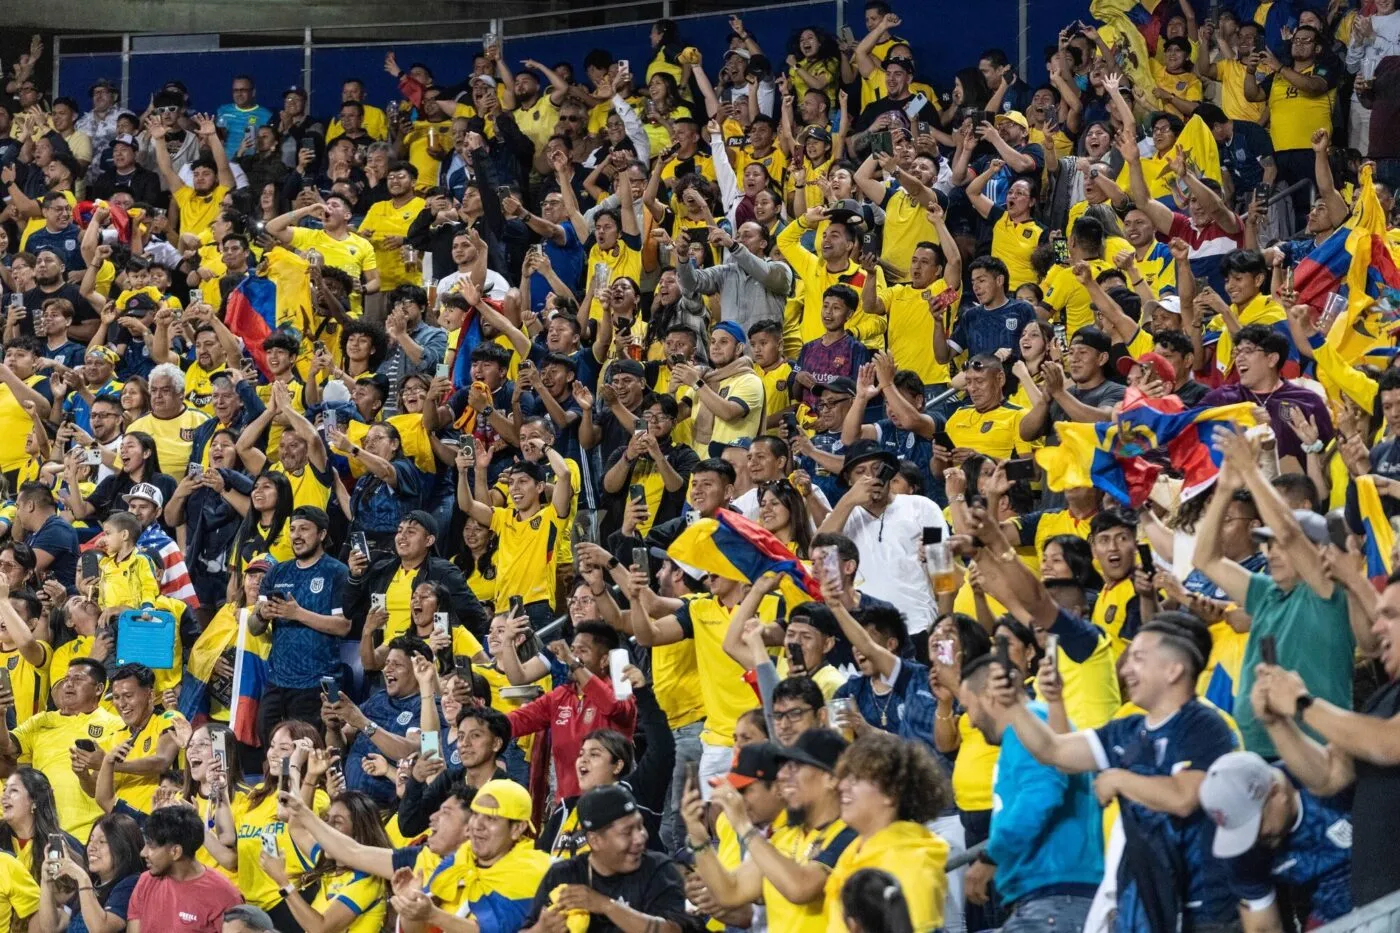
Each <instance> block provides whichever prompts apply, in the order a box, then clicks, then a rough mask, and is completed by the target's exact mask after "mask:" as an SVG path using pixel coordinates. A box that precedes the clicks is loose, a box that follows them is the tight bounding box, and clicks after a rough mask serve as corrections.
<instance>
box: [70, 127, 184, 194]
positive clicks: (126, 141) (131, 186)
mask: <svg viewBox="0 0 1400 933" xmlns="http://www.w3.org/2000/svg"><path fill="white" fill-rule="evenodd" d="M139 149H140V144H139V143H137V141H136V137H134V136H125V135H123V136H118V137H117V138H116V139H113V140H112V167H111V168H109V169H107V171H105V172H103V173H102V174H100V175H98V176H97V178H95V179H93V182H92V184H90V185H89V186H88V195H89V196H90V197H92V198H100V199H102V200H111V198H112V196H113V195H115V194H116V193H117V192H118V191H127V192H130V193H131V199H132V200H133V201H137V202H139V203H141V204H152V205H155V204H161V203H163V202H164V201H165V195H164V193H163V192H162V191H161V189H160V178H159V177H158V176H157V175H156V173H155V172H152V171H150V170H148V169H145V168H142V167H141V166H140V165H139V164H137V161H136V153H137V152H138V150H139Z"/></svg>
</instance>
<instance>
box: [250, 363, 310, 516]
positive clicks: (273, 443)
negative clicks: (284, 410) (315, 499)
mask: <svg viewBox="0 0 1400 933" xmlns="http://www.w3.org/2000/svg"><path fill="white" fill-rule="evenodd" d="M286 386H287V393H288V394H289V395H290V396H291V400H292V409H293V410H294V411H296V412H297V413H298V414H306V401H305V396H306V383H305V382H303V381H302V380H301V377H300V376H298V375H297V374H296V368H295V366H294V367H293V368H292V373H291V379H290V381H288V382H287V383H286ZM255 391H256V392H257V394H258V398H260V399H262V402H263V404H264V405H267V404H269V403H270V402H271V401H272V386H271V384H268V385H261V386H258V387H257V389H256V390H255ZM285 430H286V428H284V427H282V425H280V424H278V423H277V421H276V419H273V422H272V423H271V424H270V425H268V427H267V456H268V459H269V460H273V461H275V460H277V459H278V456H279V454H280V453H281V447H280V446H279V445H280V444H281V442H282V432H283V431H285ZM297 504H298V505H300V504H301V503H297ZM321 507H322V508H325V506H324V505H322V506H321Z"/></svg>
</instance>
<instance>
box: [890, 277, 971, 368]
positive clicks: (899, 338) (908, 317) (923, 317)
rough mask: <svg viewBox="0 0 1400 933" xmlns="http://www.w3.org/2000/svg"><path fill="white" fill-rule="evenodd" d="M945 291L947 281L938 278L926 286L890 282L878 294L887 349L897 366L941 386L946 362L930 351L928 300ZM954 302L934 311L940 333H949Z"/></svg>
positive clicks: (931, 339) (930, 320) (931, 340)
mask: <svg viewBox="0 0 1400 933" xmlns="http://www.w3.org/2000/svg"><path fill="white" fill-rule="evenodd" d="M946 291H948V283H947V282H946V281H945V280H943V279H938V280H937V281H935V282H934V283H933V284H932V285H930V286H929V287H928V288H922V289H920V288H915V287H914V286H912V285H892V286H890V287H889V288H888V289H886V290H885V292H884V293H883V294H882V295H880V300H881V301H882V302H884V305H885V316H886V317H887V318H888V319H889V350H890V355H891V356H893V357H894V365H895V368H897V369H911V370H913V371H914V372H916V373H918V374H919V378H920V379H922V380H923V383H924V385H942V384H944V383H946V382H947V381H948V380H949V379H950V378H951V376H950V374H949V372H948V364H947V363H940V362H938V358H937V357H935V356H934V354H933V322H934V314H935V312H934V311H933V309H931V308H930V307H929V301H930V299H933V298H937V297H938V296H940V295H942V294H943V293H944V292H946ZM953 304H954V302H949V303H948V304H947V305H946V306H945V307H944V308H943V309H942V310H941V311H938V312H936V313H938V314H940V315H942V317H943V333H945V334H948V333H951V332H952V329H953V328H952V322H951V321H950V320H949V317H950V315H951V313H952V307H953Z"/></svg>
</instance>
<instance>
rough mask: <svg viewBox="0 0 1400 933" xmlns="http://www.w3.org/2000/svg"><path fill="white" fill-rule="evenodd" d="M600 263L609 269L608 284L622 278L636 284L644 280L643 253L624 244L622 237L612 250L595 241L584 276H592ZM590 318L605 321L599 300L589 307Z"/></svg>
mask: <svg viewBox="0 0 1400 933" xmlns="http://www.w3.org/2000/svg"><path fill="white" fill-rule="evenodd" d="M599 263H602V264H603V265H605V266H607V267H608V284H612V283H613V282H615V281H617V280H618V279H620V278H629V279H631V280H632V281H634V282H640V281H641V280H642V254H641V251H640V250H636V249H633V248H632V247H631V246H628V245H627V244H626V243H625V242H623V238H622V235H619V236H618V238H617V246H615V247H614V248H613V249H611V250H605V249H603V248H602V247H601V246H599V245H598V244H597V242H596V241H595V242H594V243H593V246H592V248H591V249H589V251H588V263H587V265H585V266H584V267H583V274H584V275H586V276H592V275H593V270H594V269H596V268H597V267H598V264H599ZM590 281H591V279H590ZM588 316H589V317H590V318H591V319H592V320H595V321H601V320H602V319H603V306H602V304H601V303H600V302H599V301H598V299H597V298H594V299H593V303H592V304H591V305H589V306H588Z"/></svg>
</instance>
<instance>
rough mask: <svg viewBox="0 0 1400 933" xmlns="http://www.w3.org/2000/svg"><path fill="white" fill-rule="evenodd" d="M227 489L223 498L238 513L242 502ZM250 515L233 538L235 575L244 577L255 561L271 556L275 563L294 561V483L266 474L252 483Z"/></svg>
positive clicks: (249, 503) (232, 562) (248, 511)
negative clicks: (291, 523) (262, 556)
mask: <svg viewBox="0 0 1400 933" xmlns="http://www.w3.org/2000/svg"><path fill="white" fill-rule="evenodd" d="M234 491H235V490H229V489H227V488H225V492H224V498H225V499H227V500H228V501H229V504H230V505H231V506H232V507H233V508H234V509H235V510H237V509H238V507H239V506H240V505H241V504H242V503H241V502H240V501H239V499H240V498H241V497H239V498H234V497H232V496H230V495H229V493H230V492H234ZM247 501H248V507H247V509H248V510H247V512H246V513H245V514H244V516H243V524H242V525H240V526H239V528H238V534H237V535H235V536H234V542H233V551H232V554H231V555H230V558H229V566H230V568H231V569H232V570H233V571H234V572H235V573H242V572H243V568H244V567H246V566H248V564H249V562H251V561H252V560H253V559H254V558H255V557H258V556H259V555H263V554H268V555H271V557H272V558H273V559H274V560H276V561H279V562H281V561H284V560H291V559H292V556H293V555H292V541H291V532H290V530H289V529H288V527H287V525H288V523H289V522H290V521H291V518H292V509H293V508H295V507H296V506H295V502H294V496H293V494H292V482H291V480H289V479H288V478H287V474H285V473H272V472H264V473H262V474H261V475H259V476H258V478H257V479H255V480H253V490H252V492H251V493H249V495H248V500H247Z"/></svg>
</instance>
